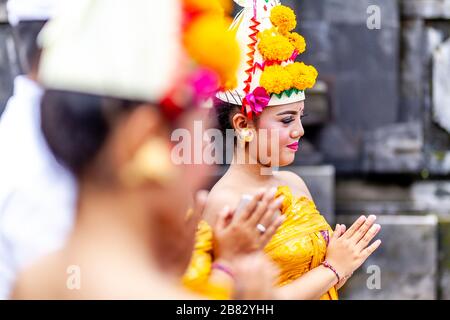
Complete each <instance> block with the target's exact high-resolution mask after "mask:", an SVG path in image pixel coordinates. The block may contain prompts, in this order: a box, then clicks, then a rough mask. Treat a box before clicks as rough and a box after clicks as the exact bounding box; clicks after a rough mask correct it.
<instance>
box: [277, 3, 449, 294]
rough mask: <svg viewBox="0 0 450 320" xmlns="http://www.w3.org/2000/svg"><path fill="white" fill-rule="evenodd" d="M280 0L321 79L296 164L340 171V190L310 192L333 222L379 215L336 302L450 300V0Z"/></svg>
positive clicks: (310, 96)
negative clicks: (370, 251) (372, 246)
mask: <svg viewBox="0 0 450 320" xmlns="http://www.w3.org/2000/svg"><path fill="white" fill-rule="evenodd" d="M283 2H284V3H286V4H288V5H291V6H294V7H295V8H296V11H297V13H298V17H299V26H298V31H299V32H300V33H301V34H303V35H304V36H305V38H306V40H307V43H308V50H307V53H306V54H305V55H304V56H301V58H303V60H305V61H306V62H307V63H311V64H313V65H315V66H316V67H317V69H318V70H319V74H320V76H319V80H320V82H319V85H318V86H316V88H314V90H311V91H310V92H309V94H308V98H307V101H306V110H307V113H308V114H309V115H311V116H312V117H309V116H308V117H307V118H305V121H304V123H305V130H306V135H305V140H307V141H305V142H304V143H303V146H304V147H303V149H302V150H301V151H300V152H299V156H298V160H297V164H298V165H302V166H304V165H306V168H308V167H307V166H308V165H314V166H315V168H317V167H320V166H321V165H327V166H328V165H332V166H334V167H335V169H336V170H335V171H336V177H333V178H330V179H333V180H335V181H336V187H335V191H336V192H335V194H330V193H329V192H328V191H327V190H328V188H325V189H326V190H325V191H324V192H321V190H320V188H319V190H317V189H316V190H315V193H316V194H318V193H320V194H321V197H317V199H316V201H317V202H321V201H324V200H323V197H326V196H325V195H328V196H329V197H331V198H332V201H334V202H335V204H336V205H335V221H336V222H338V223H345V224H346V225H347V226H349V225H350V224H351V223H352V222H353V221H354V219H355V218H356V217H358V216H359V215H361V214H376V215H377V216H378V217H379V223H381V225H382V226H383V229H382V232H381V233H380V235H379V237H380V239H381V240H382V242H383V244H382V246H381V248H380V249H379V250H378V252H376V254H374V256H373V257H371V258H370V259H369V260H368V261H367V262H366V263H365V264H364V265H363V266H362V268H361V269H360V270H358V272H356V273H355V275H354V276H353V277H352V278H351V279H350V281H349V282H348V284H347V285H346V287H345V288H344V290H343V291H342V292H341V297H342V298H343V299H450V263H449V261H450V259H449V257H450V241H449V239H450V227H449V225H450V223H449V222H450V187H449V182H448V173H449V171H450V0H320V1H317V0H302V1H296V0H292V1H289V0H285V1H283ZM373 5H375V6H377V8H379V10H380V13H381V14H380V17H381V24H380V29H374V30H372V29H370V28H368V24H367V23H368V18H369V17H370V16H371V14H372V13H373V11H371V10H369V7H371V6H373ZM294 171H295V170H294ZM306 172H308V170H307V169H306ZM309 172H310V173H311V172H314V171H309ZM307 176H308V175H307ZM308 178H309V179H310V178H311V177H310V176H309V177H308ZM315 179H319V178H318V176H316V177H315ZM320 179H323V177H322V178H320ZM325 185H326V184H325ZM378 271H379V278H377V276H378ZM378 280H379V283H377V281H378ZM378 285H379V287H378Z"/></svg>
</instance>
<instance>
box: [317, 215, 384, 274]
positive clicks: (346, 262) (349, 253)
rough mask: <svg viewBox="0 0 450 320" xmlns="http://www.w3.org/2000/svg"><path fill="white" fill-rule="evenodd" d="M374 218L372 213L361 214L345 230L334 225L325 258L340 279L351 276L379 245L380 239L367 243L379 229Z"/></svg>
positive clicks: (343, 227) (340, 226) (341, 226)
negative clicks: (366, 215)
mask: <svg viewBox="0 0 450 320" xmlns="http://www.w3.org/2000/svg"><path fill="white" fill-rule="evenodd" d="M375 220H376V217H375V216H373V215H371V216H369V217H368V218H366V217H365V216H361V217H360V218H359V219H358V220H356V222H355V223H354V224H353V225H352V226H351V227H350V228H349V229H348V230H347V231H345V226H343V225H337V226H336V230H335V232H334V234H333V236H332V238H331V240H330V244H329V245H328V249H327V255H326V260H327V262H328V263H329V264H330V265H331V266H333V267H334V268H335V269H336V271H337V272H338V274H339V275H340V277H341V279H344V278H347V277H349V276H351V274H352V273H353V272H354V271H355V270H356V269H358V268H359V267H360V266H361V265H362V264H363V263H364V262H365V261H366V259H367V258H368V257H369V256H370V255H371V254H372V253H373V252H374V251H375V250H376V249H377V248H378V247H379V246H380V244H381V240H377V241H375V242H374V243H372V244H371V245H369V243H370V241H372V239H373V238H374V237H375V236H376V235H377V233H378V232H379V231H380V229H381V226H380V225H378V224H374V222H375Z"/></svg>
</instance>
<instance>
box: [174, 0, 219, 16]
mask: <svg viewBox="0 0 450 320" xmlns="http://www.w3.org/2000/svg"><path fill="white" fill-rule="evenodd" d="M221 2H224V3H225V0H207V1H205V0H183V4H184V7H185V9H186V10H187V11H189V12H207V13H214V14H220V15H223V14H224V8H223V6H222V3H221Z"/></svg>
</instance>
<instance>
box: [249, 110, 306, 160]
mask: <svg viewBox="0 0 450 320" xmlns="http://www.w3.org/2000/svg"><path fill="white" fill-rule="evenodd" d="M304 107H305V104H304V102H303V101H301V102H296V103H291V104H286V105H280V106H273V107H268V108H266V109H264V111H263V112H262V113H261V115H260V116H259V117H258V122H257V128H256V136H255V137H256V139H254V141H255V143H256V145H257V148H252V147H250V154H251V156H252V157H253V158H255V159H258V162H259V163H261V164H263V165H267V166H272V167H278V166H280V167H282V166H287V165H290V164H292V162H294V159H295V154H296V152H297V150H298V148H299V140H300V138H301V137H302V136H303V135H304V133H305V132H304V129H303V125H302V122H301V119H302V117H303V112H304ZM256 152H257V153H256Z"/></svg>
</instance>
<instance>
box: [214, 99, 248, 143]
mask: <svg viewBox="0 0 450 320" xmlns="http://www.w3.org/2000/svg"><path fill="white" fill-rule="evenodd" d="M214 109H215V110H216V116H217V123H218V125H219V128H218V129H219V130H220V131H221V132H222V134H223V136H224V137H225V135H226V132H227V130H229V129H234V128H233V124H232V119H233V117H234V115H235V114H237V113H239V112H240V111H241V106H239V105H237V104H232V103H229V102H224V101H222V100H220V99H218V98H216V99H214Z"/></svg>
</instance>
